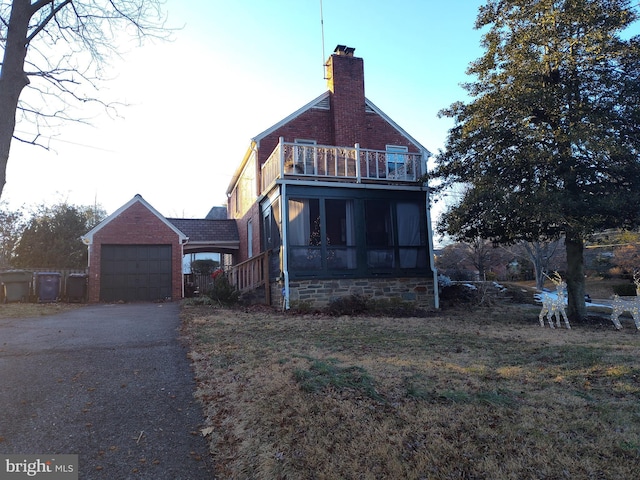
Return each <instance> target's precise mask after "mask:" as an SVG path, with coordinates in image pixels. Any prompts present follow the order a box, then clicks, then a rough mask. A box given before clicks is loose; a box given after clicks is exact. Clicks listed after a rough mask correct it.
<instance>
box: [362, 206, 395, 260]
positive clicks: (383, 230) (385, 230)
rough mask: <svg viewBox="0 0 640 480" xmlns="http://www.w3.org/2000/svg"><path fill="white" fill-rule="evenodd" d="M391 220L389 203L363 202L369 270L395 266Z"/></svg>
mask: <svg viewBox="0 0 640 480" xmlns="http://www.w3.org/2000/svg"><path fill="white" fill-rule="evenodd" d="M391 218H392V217H391V204H390V202H389V201H387V200H367V201H366V202H365V236H366V241H367V265H368V266H369V267H371V268H392V267H393V266H394V265H395V261H394V260H395V259H394V249H393V245H394V242H393V229H392V224H391Z"/></svg>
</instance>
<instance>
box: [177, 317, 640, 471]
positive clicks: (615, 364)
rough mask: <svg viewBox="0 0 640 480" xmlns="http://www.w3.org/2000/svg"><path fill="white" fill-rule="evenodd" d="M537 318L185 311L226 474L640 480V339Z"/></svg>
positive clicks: (605, 325) (596, 326)
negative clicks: (553, 327)
mask: <svg viewBox="0 0 640 480" xmlns="http://www.w3.org/2000/svg"><path fill="white" fill-rule="evenodd" d="M538 309H539V307H538V308H536V307H535V306H531V305H529V306H514V305H497V306H493V307H491V308H490V309H484V308H481V309H479V308H475V307H468V308H465V309H457V310H449V311H442V312H438V313H434V314H429V315H428V316H427V317H426V318H362V317H326V316H321V315H293V314H282V313H279V312H273V311H271V310H260V309H252V310H242V309H238V310H232V309H212V308H210V307H189V306H184V307H183V310H182V317H183V324H182V325H183V329H182V334H183V336H184V338H185V340H186V341H188V342H189V344H190V356H191V359H192V361H193V366H194V370H195V375H196V379H197V397H198V399H199V400H200V402H201V403H202V406H203V408H204V412H205V417H206V425H205V428H203V431H202V433H203V434H204V435H207V438H208V439H209V441H210V446H211V454H212V456H213V458H214V460H215V465H216V476H217V478H221V479H230V478H233V479H279V478H282V479H285V478H286V479H338V478H346V479H356V478H357V479H381V478H389V479H401V478H402V479H514V480H524V479H564V478H567V479H632V478H638V475H639V473H638V472H640V363H639V361H640V333H639V332H637V331H636V330H635V328H632V327H633V323H632V322H631V321H630V319H623V325H625V327H626V328H625V330H623V331H621V332H617V331H615V330H614V328H613V326H612V324H611V322H609V321H608V320H606V319H604V320H603V321H601V322H599V321H595V322H593V323H590V324H588V325H574V328H573V329H572V330H564V329H558V330H551V329H549V328H548V327H547V328H541V327H540V326H539V324H538V319H537V314H538Z"/></svg>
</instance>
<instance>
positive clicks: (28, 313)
mask: <svg viewBox="0 0 640 480" xmlns="http://www.w3.org/2000/svg"><path fill="white" fill-rule="evenodd" d="M83 305H84V304H80V303H0V318H31V317H43V316H47V315H55V314H56V313H62V312H66V311H68V310H72V309H75V308H80V307H82V306H83Z"/></svg>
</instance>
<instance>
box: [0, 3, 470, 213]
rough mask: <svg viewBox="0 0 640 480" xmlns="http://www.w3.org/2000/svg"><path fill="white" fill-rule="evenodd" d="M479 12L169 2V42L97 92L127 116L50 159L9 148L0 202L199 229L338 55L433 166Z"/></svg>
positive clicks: (60, 133) (68, 130) (78, 134)
mask: <svg viewBox="0 0 640 480" xmlns="http://www.w3.org/2000/svg"><path fill="white" fill-rule="evenodd" d="M482 3H483V2H482V1H481V0H448V1H446V2H443V1H441V0H395V1H389V0H322V1H320V0H269V1H264V0H188V1H185V0H167V1H166V4H165V10H166V13H167V15H168V25H170V26H173V27H176V30H175V31H174V32H173V34H172V40H171V41H170V42H163V41H155V42H147V43H146V44H145V45H143V46H141V47H137V48H134V49H131V50H129V51H127V52H125V53H124V54H123V55H122V56H121V58H115V59H113V61H112V62H111V64H110V68H111V76H112V78H111V79H110V80H109V81H108V82H105V83H104V84H103V86H102V88H101V90H100V92H99V96H100V98H102V99H104V100H108V101H118V102H122V103H125V104H126V105H127V106H126V107H122V108H120V109H119V110H118V116H117V117H115V118H114V116H109V115H107V114H104V113H103V114H99V115H97V116H94V117H93V118H92V120H91V123H92V125H91V126H88V125H82V124H76V123H68V124H66V125H64V126H62V127H60V128H56V129H55V130H53V131H52V132H50V133H51V134H54V136H52V139H51V142H50V146H51V149H50V150H44V149H42V148H38V147H34V146H30V145H26V144H22V143H19V142H15V141H14V142H13V144H12V147H11V154H10V158H9V165H8V169H7V184H6V186H5V189H4V192H3V195H2V200H6V201H7V202H9V206H10V207H11V208H18V207H20V206H26V207H28V208H29V207H34V206H37V205H41V204H55V203H59V202H61V201H66V202H68V203H70V204H74V205H94V204H97V205H99V206H101V207H102V208H103V209H104V210H106V212H107V214H110V213H112V212H114V211H115V210H116V209H118V208H119V207H120V206H122V205H123V204H125V203H126V202H128V201H129V200H130V199H131V198H132V197H133V196H134V195H136V194H140V195H142V197H144V198H145V200H147V201H148V202H149V203H150V204H151V205H152V206H154V207H155V208H156V209H157V210H158V211H159V212H160V213H161V214H163V215H164V216H166V217H183V218H204V217H205V216H206V214H207V213H208V212H209V210H210V209H211V207H213V206H218V205H225V202H226V191H227V187H228V186H229V182H230V180H231V177H232V175H233V173H234V171H235V169H236V167H237V165H238V164H239V163H240V161H241V160H242V158H243V156H244V154H245V152H246V150H247V148H248V146H249V142H250V140H251V138H252V137H254V136H256V135H257V134H259V133H261V132H262V131H264V130H266V129H267V128H269V127H270V126H271V125H273V124H275V123H277V122H278V121H279V120H281V119H282V118H284V117H286V116H288V115H289V114H291V113H292V112H294V111H295V110H297V109H298V108H300V107H302V106H303V105H305V104H307V103H308V102H310V101H311V100H313V99H314V98H316V97H317V96H319V95H320V94H322V93H323V92H325V91H326V90H327V87H326V80H324V67H323V63H324V61H325V60H326V59H327V58H328V57H329V55H330V54H331V53H332V52H333V49H334V48H335V46H336V45H338V44H342V45H347V46H350V47H355V49H356V50H355V55H356V56H358V57H361V58H363V60H364V70H365V95H366V97H367V98H368V99H369V100H370V101H372V102H373V103H374V104H375V105H376V106H377V107H379V108H380V109H381V110H382V111H384V112H385V113H386V114H387V115H389V116H390V117H391V118H393V119H394V121H396V123H398V124H399V125H400V126H401V127H402V128H403V129H404V130H406V131H407V132H408V133H409V134H410V135H412V136H413V137H414V138H415V139H416V140H418V141H419V142H420V143H421V144H422V145H423V146H425V147H426V148H427V149H428V150H429V151H431V152H432V153H433V154H435V153H437V152H438V150H439V149H442V148H443V147H444V144H445V141H446V136H447V131H448V130H449V128H451V126H452V122H451V120H450V119H448V118H438V111H440V110H441V109H443V108H446V107H448V106H449V105H450V104H451V103H453V102H455V101H458V100H466V98H467V97H466V95H465V91H464V89H463V88H462V87H461V83H463V82H466V81H469V80H471V78H470V77H468V76H467V75H466V73H465V72H466V69H467V67H468V65H469V63H470V62H472V61H473V60H475V59H477V58H479V57H480V56H481V54H482V50H481V48H480V38H481V34H480V33H479V32H478V31H476V30H474V28H473V25H474V21H475V18H476V15H477V10H478V7H479V6H480V5H481V4H482ZM321 7H322V8H321ZM321 10H322V22H321ZM323 37H324V41H323ZM92 115H94V113H92ZM27 127H28V126H25V125H20V124H18V125H17V130H18V131H25V130H27V129H28V128H27Z"/></svg>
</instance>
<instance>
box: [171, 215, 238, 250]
mask: <svg viewBox="0 0 640 480" xmlns="http://www.w3.org/2000/svg"><path fill="white" fill-rule="evenodd" d="M167 221H168V222H169V223H171V224H172V225H174V226H175V227H176V228H177V229H178V230H180V231H181V232H182V233H184V234H185V235H186V236H187V237H188V238H189V240H188V241H187V242H186V243H185V244H184V253H198V252H217V253H236V252H237V251H238V250H239V248H240V240H239V237H238V227H237V225H236V221H235V220H214V219H206V218H205V219H199V218H167Z"/></svg>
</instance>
